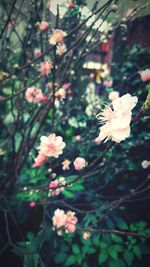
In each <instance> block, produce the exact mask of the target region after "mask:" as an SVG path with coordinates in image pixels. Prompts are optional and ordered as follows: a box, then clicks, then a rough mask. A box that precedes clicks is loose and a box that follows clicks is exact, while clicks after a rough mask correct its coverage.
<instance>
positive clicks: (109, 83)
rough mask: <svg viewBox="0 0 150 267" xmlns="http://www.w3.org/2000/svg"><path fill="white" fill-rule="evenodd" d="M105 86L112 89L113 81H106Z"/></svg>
mask: <svg viewBox="0 0 150 267" xmlns="http://www.w3.org/2000/svg"><path fill="white" fill-rule="evenodd" d="M103 84H104V86H105V87H112V84H113V81H112V80H109V81H108V80H105V81H104V83H103Z"/></svg>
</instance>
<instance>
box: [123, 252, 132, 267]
mask: <svg viewBox="0 0 150 267" xmlns="http://www.w3.org/2000/svg"><path fill="white" fill-rule="evenodd" d="M124 259H125V261H126V263H127V264H128V266H131V264H132V262H133V259H134V256H133V254H132V252H131V251H130V250H126V251H125V252H124Z"/></svg>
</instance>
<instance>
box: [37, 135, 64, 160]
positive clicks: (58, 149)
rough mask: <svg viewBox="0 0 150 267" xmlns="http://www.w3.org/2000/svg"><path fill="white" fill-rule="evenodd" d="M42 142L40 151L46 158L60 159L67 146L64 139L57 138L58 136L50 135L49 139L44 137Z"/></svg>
mask: <svg viewBox="0 0 150 267" xmlns="http://www.w3.org/2000/svg"><path fill="white" fill-rule="evenodd" d="M40 140H41V143H40V146H39V150H40V152H41V153H43V154H44V155H45V156H46V157H54V158H58V156H59V155H61V154H62V153H63V149H64V148H65V146H66V144H65V143H64V142H63V139H62V137H61V136H56V134H50V135H49V136H48V137H47V136H42V137H41V138H40Z"/></svg>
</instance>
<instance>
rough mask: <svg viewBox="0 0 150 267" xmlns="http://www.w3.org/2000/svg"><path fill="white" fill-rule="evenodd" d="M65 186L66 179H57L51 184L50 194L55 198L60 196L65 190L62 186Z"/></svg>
mask: <svg viewBox="0 0 150 267" xmlns="http://www.w3.org/2000/svg"><path fill="white" fill-rule="evenodd" d="M65 184H66V179H65V177H60V178H59V180H58V179H56V180H55V181H51V182H50V184H49V188H50V193H51V194H52V195H54V196H57V195H59V194H60V192H61V191H63V190H64V187H63V186H61V185H65Z"/></svg>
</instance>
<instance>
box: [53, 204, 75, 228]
mask: <svg viewBox="0 0 150 267" xmlns="http://www.w3.org/2000/svg"><path fill="white" fill-rule="evenodd" d="M52 221H53V226H54V227H56V228H57V229H58V230H61V228H63V227H64V229H65V231H66V232H69V233H73V232H75V230H76V224H77V222H78V219H77V217H76V216H75V212H72V211H68V212H67V213H66V214H65V212H64V210H60V209H57V210H55V212H54V216H53V218H52Z"/></svg>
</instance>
